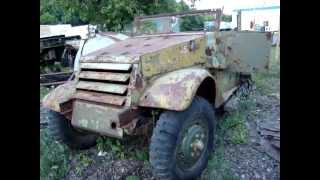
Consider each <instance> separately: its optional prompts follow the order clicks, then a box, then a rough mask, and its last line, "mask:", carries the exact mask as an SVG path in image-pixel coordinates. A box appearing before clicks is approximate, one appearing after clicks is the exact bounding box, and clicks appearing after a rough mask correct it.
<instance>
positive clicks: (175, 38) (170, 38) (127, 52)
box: [80, 32, 205, 64]
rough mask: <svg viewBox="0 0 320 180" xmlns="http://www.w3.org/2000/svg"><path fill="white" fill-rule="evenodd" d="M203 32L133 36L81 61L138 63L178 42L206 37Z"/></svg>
mask: <svg viewBox="0 0 320 180" xmlns="http://www.w3.org/2000/svg"><path fill="white" fill-rule="evenodd" d="M204 35H205V34H204V33H203V32H196V33H195V32H193V33H172V34H161V35H146V36H136V37H131V38H128V39H126V40H123V41H120V42H118V43H115V44H113V45H111V46H108V47H106V48H103V49H100V50H98V51H95V52H93V53H90V54H87V55H86V56H83V57H82V58H81V60H80V62H81V63H101V62H106V63H129V64H133V63H138V62H139V60H140V57H141V56H143V55H146V54H150V53H153V52H156V51H159V50H161V49H165V48H168V47H171V46H174V45H177V44H181V43H184V42H188V41H191V40H194V39H198V38H201V37H204Z"/></svg>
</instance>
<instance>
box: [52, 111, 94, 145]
mask: <svg viewBox="0 0 320 180" xmlns="http://www.w3.org/2000/svg"><path fill="white" fill-rule="evenodd" d="M48 118H49V122H48V125H49V126H48V128H49V132H50V134H51V136H53V138H54V139H55V140H57V141H61V142H63V143H65V144H67V145H68V146H69V147H70V148H71V149H87V148H90V147H92V146H94V145H95V144H96V140H97V138H98V137H99V136H98V135H96V134H91V133H86V132H81V131H80V130H77V129H75V128H73V127H72V125H71V122H70V120H68V119H66V118H65V117H64V116H63V115H61V114H59V113H58V112H55V111H52V110H48Z"/></svg>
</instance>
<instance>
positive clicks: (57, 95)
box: [42, 81, 76, 112]
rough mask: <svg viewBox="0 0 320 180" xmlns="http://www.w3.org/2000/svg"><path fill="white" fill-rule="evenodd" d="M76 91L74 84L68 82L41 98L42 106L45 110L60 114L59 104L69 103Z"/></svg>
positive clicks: (73, 82)
mask: <svg viewBox="0 0 320 180" xmlns="http://www.w3.org/2000/svg"><path fill="white" fill-rule="evenodd" d="M75 90H76V82H75V81H68V82H67V83H65V84H62V85H60V86H58V87H57V88H55V89H54V90H52V91H51V92H50V93H49V94H48V95H47V96H45V97H44V98H43V101H42V105H43V107H45V108H48V109H51V110H53V111H56V112H60V104H61V103H64V102H66V101H69V100H70V99H71V98H72V96H73V94H74V93H75Z"/></svg>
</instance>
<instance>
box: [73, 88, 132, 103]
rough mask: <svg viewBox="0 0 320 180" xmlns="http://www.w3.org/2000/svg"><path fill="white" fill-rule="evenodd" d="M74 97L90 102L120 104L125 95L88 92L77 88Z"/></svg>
mask: <svg viewBox="0 0 320 180" xmlns="http://www.w3.org/2000/svg"><path fill="white" fill-rule="evenodd" d="M74 98H75V99H81V100H86V101H92V102H99V103H106V104H113V105H118V106H121V105H123V104H124V102H125V100H126V97H125V96H117V95H111V94H105V93H98V92H89V91H81V90H78V91H77V92H76V93H75V95H74Z"/></svg>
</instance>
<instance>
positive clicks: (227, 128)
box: [219, 111, 249, 144]
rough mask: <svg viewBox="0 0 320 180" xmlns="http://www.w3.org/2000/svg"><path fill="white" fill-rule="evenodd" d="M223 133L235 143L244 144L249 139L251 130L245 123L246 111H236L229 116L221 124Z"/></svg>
mask: <svg viewBox="0 0 320 180" xmlns="http://www.w3.org/2000/svg"><path fill="white" fill-rule="evenodd" d="M219 125H220V128H221V130H222V131H223V132H224V133H223V134H225V135H227V137H228V138H229V140H230V141H231V142H232V143H234V144H244V143H247V141H248V136H249V130H248V129H247V127H246V124H245V113H244V112H240V111H236V112H233V113H232V114H230V115H229V116H227V117H226V118H225V119H224V120H222V122H221V123H220V124H219Z"/></svg>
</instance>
